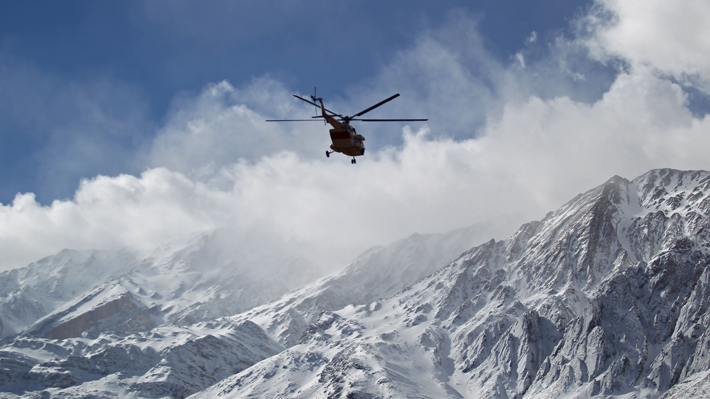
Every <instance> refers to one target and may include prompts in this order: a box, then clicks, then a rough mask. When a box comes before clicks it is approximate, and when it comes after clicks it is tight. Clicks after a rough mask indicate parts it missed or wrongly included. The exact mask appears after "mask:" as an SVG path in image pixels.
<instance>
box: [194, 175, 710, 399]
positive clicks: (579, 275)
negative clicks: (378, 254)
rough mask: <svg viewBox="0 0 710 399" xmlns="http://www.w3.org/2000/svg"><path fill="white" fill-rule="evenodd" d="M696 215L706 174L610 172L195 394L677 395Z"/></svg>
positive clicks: (690, 359) (685, 385)
mask: <svg viewBox="0 0 710 399" xmlns="http://www.w3.org/2000/svg"><path fill="white" fill-rule="evenodd" d="M709 217H710V173H708V172H680V171H674V170H655V171H651V172H649V173H647V174H645V175H643V176H641V177H639V178H637V179H635V180H633V181H628V180H625V179H623V178H620V177H614V178H612V179H611V180H609V181H608V182H607V183H605V184H604V185H602V186H600V187H598V188H596V189H593V190H591V191H589V192H587V193H584V194H582V195H579V196H578V197H576V198H574V199H573V200H572V201H570V202H569V203H567V204H566V205H565V206H563V207H562V208H560V209H559V210H557V211H555V212H551V213H550V214H548V216H547V217H546V218H545V219H543V220H542V221H540V222H533V223H529V224H526V225H524V226H522V227H521V228H520V229H519V230H518V231H517V232H516V233H515V234H514V235H513V236H512V237H511V238H509V239H507V240H505V241H500V242H496V241H490V242H488V243H486V244H484V245H481V246H479V247H476V248H473V249H472V250H470V251H468V252H467V253H465V254H464V255H463V256H461V257H460V258H459V259H458V260H456V261H455V262H453V263H452V264H451V265H449V266H448V267H446V268H444V269H442V270H440V271H439V272H437V273H435V274H433V275H431V276H430V277H427V278H425V279H424V280H423V281H421V282H420V283H417V284H415V285H414V286H412V287H410V288H408V289H405V290H404V291H402V292H400V293H398V294H397V295H395V296H393V297H391V298H388V299H380V300H376V301H373V302H371V303H369V304H366V305H362V306H350V307H345V308H344V309H341V310H338V311H336V312H323V313H321V314H320V317H319V319H318V320H317V321H316V322H315V323H313V324H311V325H310V327H309V328H308V329H307V334H306V335H305V336H303V338H302V339H301V340H300V341H299V342H298V344H297V345H294V346H292V347H291V348H289V349H288V350H286V351H284V352H282V353H280V354H278V355H276V356H274V357H271V358H269V359H267V360H265V361H262V362H260V363H258V364H256V365H254V366H252V367H251V368H250V369H249V370H247V371H245V372H242V373H240V374H237V375H234V376H232V377H229V378H227V379H225V380H223V381H221V382H220V383H218V384H217V385H215V386H213V387H211V388H209V389H208V390H206V391H203V392H201V393H198V394H196V395H195V397H205V398H207V397H215V396H217V395H225V396H226V397H246V396H249V395H251V396H254V397H260V396H263V397H303V398H306V397H313V396H318V395H321V396H322V397H388V396H395V397H432V398H434V397H436V398H440V397H454V398H456V397H459V398H460V397H464V398H550V397H596V396H601V397H608V396H616V397H658V396H660V395H663V394H666V396H667V397H674V398H678V397H684V396H683V395H686V394H688V393H689V392H698V390H701V389H703V386H707V382H706V381H707V375H706V374H707V370H708V369H710V353H709V352H710V351H708V348H709V347H710V346H709V344H710V335H708V333H707V327H708V324H709V323H710V313H708V306H707V305H708V303H709V301H710V289H709V287H708V282H709V281H710V280H709V278H710V267H708V266H710V252H709V251H710V240H709V238H710V236H709V235H708V233H709V232H710V219H709ZM703 384H705V385H703ZM669 389H670V390H669Z"/></svg>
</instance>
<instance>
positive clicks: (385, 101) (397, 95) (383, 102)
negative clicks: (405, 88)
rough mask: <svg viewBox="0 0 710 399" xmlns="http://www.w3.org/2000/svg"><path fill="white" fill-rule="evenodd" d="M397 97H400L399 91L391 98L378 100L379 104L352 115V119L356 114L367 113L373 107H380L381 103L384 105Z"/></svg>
mask: <svg viewBox="0 0 710 399" xmlns="http://www.w3.org/2000/svg"><path fill="white" fill-rule="evenodd" d="M397 97H399V93H397V94H395V95H394V96H392V97H390V98H388V99H386V100H382V101H380V102H378V103H377V104H375V105H373V106H372V107H370V108H368V109H366V110H364V111H360V112H358V113H357V114H355V115H353V116H352V117H351V120H352V118H354V117H356V116H361V115H365V114H366V113H368V112H370V111H372V110H373V109H375V108H377V107H379V106H380V105H383V104H385V103H387V102H389V101H392V100H394V99H395V98H397Z"/></svg>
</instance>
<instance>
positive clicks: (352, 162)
mask: <svg viewBox="0 0 710 399" xmlns="http://www.w3.org/2000/svg"><path fill="white" fill-rule="evenodd" d="M350 163H351V164H353V165H355V164H356V163H357V161H356V160H355V157H353V159H352V161H350Z"/></svg>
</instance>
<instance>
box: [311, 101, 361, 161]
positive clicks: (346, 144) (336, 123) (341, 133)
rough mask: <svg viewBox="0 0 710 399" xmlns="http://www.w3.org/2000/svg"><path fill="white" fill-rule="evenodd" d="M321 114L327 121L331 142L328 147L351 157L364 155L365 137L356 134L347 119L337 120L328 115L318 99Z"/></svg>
mask: <svg viewBox="0 0 710 399" xmlns="http://www.w3.org/2000/svg"><path fill="white" fill-rule="evenodd" d="M320 105H321V112H322V114H321V115H322V116H323V118H324V119H325V121H326V122H328V123H329V124H330V125H331V126H333V128H332V129H330V140H331V141H332V142H333V144H331V145H330V149H331V150H333V151H335V152H340V153H343V154H345V155H348V156H351V157H357V156H360V155H365V144H364V143H363V142H364V141H365V137H363V136H362V135H360V134H358V133H357V131H356V130H355V128H354V127H352V126H351V125H350V123H348V121H347V120H342V121H341V120H338V119H336V118H335V117H333V116H331V115H328V113H327V112H325V107H323V100H320Z"/></svg>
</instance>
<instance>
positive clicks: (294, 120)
mask: <svg viewBox="0 0 710 399" xmlns="http://www.w3.org/2000/svg"><path fill="white" fill-rule="evenodd" d="M266 122H320V121H319V120H317V119H267V120H266Z"/></svg>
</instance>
